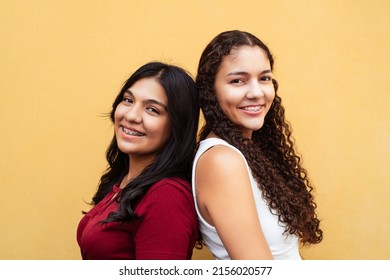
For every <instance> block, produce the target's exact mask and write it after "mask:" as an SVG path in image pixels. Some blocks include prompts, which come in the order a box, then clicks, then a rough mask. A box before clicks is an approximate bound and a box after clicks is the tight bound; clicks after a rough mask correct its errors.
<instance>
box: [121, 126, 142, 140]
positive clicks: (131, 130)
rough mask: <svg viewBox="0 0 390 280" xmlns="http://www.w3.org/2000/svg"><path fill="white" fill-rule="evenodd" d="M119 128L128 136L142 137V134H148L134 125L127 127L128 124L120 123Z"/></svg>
mask: <svg viewBox="0 0 390 280" xmlns="http://www.w3.org/2000/svg"><path fill="white" fill-rule="evenodd" d="M119 129H120V131H121V132H122V135H123V136H124V137H126V138H133V137H142V136H145V135H146V134H145V133H143V132H141V131H139V130H137V129H134V128H132V127H126V126H123V125H120V126H119Z"/></svg>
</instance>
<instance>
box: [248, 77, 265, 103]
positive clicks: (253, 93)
mask: <svg viewBox="0 0 390 280" xmlns="http://www.w3.org/2000/svg"><path fill="white" fill-rule="evenodd" d="M246 97H247V98H249V99H256V98H262V97H264V92H263V88H262V87H261V84H260V83H259V81H257V80H256V81H252V82H250V83H249V84H248V92H247V94H246Z"/></svg>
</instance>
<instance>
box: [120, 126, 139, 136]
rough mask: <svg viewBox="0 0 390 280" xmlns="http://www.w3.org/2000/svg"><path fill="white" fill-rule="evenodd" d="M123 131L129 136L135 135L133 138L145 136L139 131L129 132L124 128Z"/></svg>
mask: <svg viewBox="0 0 390 280" xmlns="http://www.w3.org/2000/svg"><path fill="white" fill-rule="evenodd" d="M122 131H123V132H124V133H125V134H127V135H133V136H143V135H144V134H143V133H141V132H138V131H134V130H129V129H126V128H124V127H122Z"/></svg>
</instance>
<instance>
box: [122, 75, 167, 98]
mask: <svg viewBox="0 0 390 280" xmlns="http://www.w3.org/2000/svg"><path fill="white" fill-rule="evenodd" d="M129 91H130V92H129ZM127 93H129V94H132V95H133V96H134V97H135V98H137V99H142V100H156V101H159V102H161V103H164V104H167V103H168V98H167V95H166V92H165V90H164V88H163V87H162V85H161V84H160V82H159V81H158V80H157V79H156V78H155V77H148V78H142V79H139V80H138V81H136V82H135V83H134V84H133V85H132V86H130V87H129V89H128V91H127Z"/></svg>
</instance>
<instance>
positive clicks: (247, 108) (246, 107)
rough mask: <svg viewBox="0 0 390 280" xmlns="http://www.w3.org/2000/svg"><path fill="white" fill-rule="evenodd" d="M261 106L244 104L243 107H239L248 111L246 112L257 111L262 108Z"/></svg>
mask: <svg viewBox="0 0 390 280" xmlns="http://www.w3.org/2000/svg"><path fill="white" fill-rule="evenodd" d="M262 107H263V106H260V105H256V106H245V107H240V109H242V110H244V111H248V112H259V111H260V109H261V108H262Z"/></svg>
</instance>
